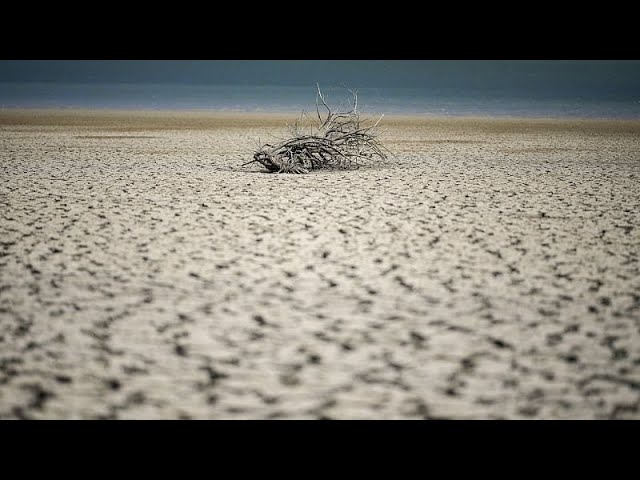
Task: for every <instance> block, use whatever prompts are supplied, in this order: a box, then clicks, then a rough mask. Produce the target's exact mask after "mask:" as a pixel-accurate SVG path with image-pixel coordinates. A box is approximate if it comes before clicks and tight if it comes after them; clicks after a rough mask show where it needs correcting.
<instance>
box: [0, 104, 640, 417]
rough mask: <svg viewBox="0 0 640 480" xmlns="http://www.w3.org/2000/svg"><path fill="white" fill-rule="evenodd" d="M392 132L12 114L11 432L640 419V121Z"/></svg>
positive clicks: (3, 186)
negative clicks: (169, 424)
mask: <svg viewBox="0 0 640 480" xmlns="http://www.w3.org/2000/svg"><path fill="white" fill-rule="evenodd" d="M385 120H386V122H385V125H386V127H387V128H388V132H387V134H386V136H385V137H384V139H385V143H386V144H387V146H388V147H389V148H390V149H391V150H393V151H394V152H395V154H396V157H395V158H394V159H393V160H392V161H390V162H388V163H387V164H380V165H375V166H372V167H370V168H361V169H359V170H354V171H324V172H314V173H311V174H308V175H299V176H297V175H277V174H267V173H263V172H262V171H261V167H259V166H256V165H255V164H254V165H253V166H249V167H244V168H241V167H239V164H240V163H241V162H242V161H243V160H245V161H246V160H248V159H249V158H250V157H249V155H248V154H249V152H250V151H251V150H252V148H253V140H254V139H255V138H256V137H260V138H262V139H263V140H266V139H268V138H269V134H270V133H272V134H276V135H277V134H280V133H281V132H282V129H281V128H280V127H281V125H282V124H283V119H282V118H275V117H271V116H267V115H262V116H257V115H254V116H240V115H232V114H227V115H217V116H213V115H211V114H204V113H194V114H188V113H180V114H178V113H171V114H169V113H135V112H102V113H99V112H74V111H60V112H46V111H28V112H21V111H0V145H1V147H0V179H1V183H0V418H5V419H10V418H49V419H62V418H74V419H76V418H123V419H130V418H165V419H174V418H199V419H204V418H214V419H220V418H225V419H236V418H251V419H266V418H310V419H316V418H334V419H347V418H351V419H360V418H371V419H404V418H407V419H411V418H418V419H420V418H456V419H458V418H475V419H493V418H508V419H515V418H526V419H530V418H545V419H561V418H562V419H568V418H581V419H594V418H640V265H639V263H638V255H639V253H640V248H639V247H640V213H639V212H640V122H604V121H571V122H563V121H557V120H555V121H551V120H496V119H438V118H423V119H411V118H399V117H396V118H390V119H385ZM383 122H384V121H383Z"/></svg>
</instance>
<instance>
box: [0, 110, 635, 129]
mask: <svg viewBox="0 0 640 480" xmlns="http://www.w3.org/2000/svg"><path fill="white" fill-rule="evenodd" d="M300 114H301V112H300V111H293V110H283V111H238V110H225V109H220V110H213V109H191V110H188V109H151V108H131V109H125V108H67V107H46V108H42V107H39V108H36V107H33V108H32V107H26V108H25V107H0V126H2V125H16V124H28V125H51V124H60V125H65V126H70V125H76V124H77V126H85V125H86V123H85V121H86V120H89V119H90V120H92V124H93V126H96V123H98V124H99V123H102V121H104V122H106V124H105V126H106V125H109V124H112V123H113V122H114V121H118V120H122V121H124V122H127V123H138V122H142V123H148V122H150V121H153V120H156V121H158V122H161V123H166V124H167V127H169V126H170V125H171V124H173V123H179V124H180V125H179V126H180V127H181V128H185V127H189V126H190V125H189V124H191V123H192V124H193V125H191V126H192V127H194V128H197V127H199V126H200V127H201V126H202V123H203V122H205V123H206V121H207V120H212V121H214V123H218V122H217V121H224V120H239V121H243V123H244V121H247V120H249V121H250V120H254V119H255V120H258V121H260V123H262V122H263V121H267V123H271V121H278V120H279V121H282V120H289V119H295V118H298V117H299V116H300ZM382 114H384V120H383V121H384V122H387V123H388V122H391V123H405V122H410V123H413V122H419V123H420V122H433V121H435V122H454V123H457V122H465V121H486V122H531V123H540V122H544V123H557V124H566V123H585V124H590V125H593V124H598V123H612V122H613V123H617V124H628V125H640V118H618V117H579V116H534V115H531V116H528V115H527V116H523V115H506V114H485V115H463V114H430V113H381V112H368V113H367V116H371V117H375V116H379V115H382ZM21 122H24V123H21ZM185 122H186V123H185ZM154 123H155V122H154Z"/></svg>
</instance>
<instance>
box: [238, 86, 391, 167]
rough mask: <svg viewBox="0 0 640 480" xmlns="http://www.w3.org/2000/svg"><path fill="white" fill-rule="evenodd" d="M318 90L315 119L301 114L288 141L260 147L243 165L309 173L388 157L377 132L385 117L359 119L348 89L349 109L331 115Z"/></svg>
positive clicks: (356, 101)
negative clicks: (371, 121)
mask: <svg viewBox="0 0 640 480" xmlns="http://www.w3.org/2000/svg"><path fill="white" fill-rule="evenodd" d="M317 88H318V91H317V94H316V117H317V118H313V117H311V116H310V115H308V114H307V113H306V112H302V115H301V116H300V118H299V119H298V120H297V121H296V122H295V123H294V124H293V125H290V126H289V131H290V134H291V136H292V137H291V138H290V139H287V140H283V141H281V142H280V143H277V144H274V145H272V144H268V143H266V144H264V145H261V146H259V147H258V150H257V151H256V153H255V154H254V155H253V160H251V161H250V162H247V163H245V164H244V165H248V164H250V163H254V162H258V163H260V164H262V165H263V166H264V167H266V168H267V169H268V170H269V171H270V172H278V173H308V172H309V171H310V170H316V169H321V168H350V167H358V166H359V165H360V164H361V163H362V162H365V161H368V160H372V159H374V158H376V157H377V158H380V159H382V160H384V159H386V158H387V155H386V153H387V150H386V148H385V147H384V146H383V145H382V144H381V143H380V142H379V140H378V138H377V131H376V128H377V126H378V124H379V123H380V120H382V117H383V116H384V115H382V116H380V118H378V120H377V121H376V122H375V123H374V124H372V125H368V123H369V122H368V121H367V120H362V119H361V118H360V113H359V112H358V94H357V92H355V91H352V90H349V91H350V92H351V95H352V101H351V108H350V110H348V111H345V112H334V111H332V110H331V108H330V107H329V105H328V104H327V99H326V97H325V95H324V94H323V93H322V91H321V90H320V86H319V85H318V87H317ZM325 111H326V113H325Z"/></svg>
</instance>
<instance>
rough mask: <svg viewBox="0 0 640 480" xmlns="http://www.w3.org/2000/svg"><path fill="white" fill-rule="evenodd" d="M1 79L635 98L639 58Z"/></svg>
mask: <svg viewBox="0 0 640 480" xmlns="http://www.w3.org/2000/svg"><path fill="white" fill-rule="evenodd" d="M0 82H19V83H22V82H56V83H61V82H65V83H67V82H72V83H161V84H193V85H219V84H235V85H303V86H304V85H314V84H315V83H316V82H320V84H321V85H340V84H345V85H347V86H350V87H354V88H364V87H418V88H430V89H439V88H444V89H451V90H457V89H463V90H466V91H470V90H471V91H473V90H477V91H479V92H487V93H491V92H493V91H505V90H516V91H521V92H528V93H543V92H546V93H550V94H554V95H555V94H557V95H560V96H561V95H563V94H571V95H575V94H579V95H597V96H605V97H606V96H612V95H613V96H624V97H629V96H632V97H633V96H636V97H639V98H640V61H619V60H615V61H614V60H611V61H596V60H589V61H582V60H581V61H560V60H550V61H539V60H528V61H495V60H486V61H484V60H471V61H461V60H455V61H454V60H452V61H441V60H438V61H435V60H434V61H430V60H415V61H409V60H355V61H351V60H211V61H192V60H178V61H168V60H144V61H138V60H124V61H115V60H46V61H34V60H31V61H19V60H0Z"/></svg>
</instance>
